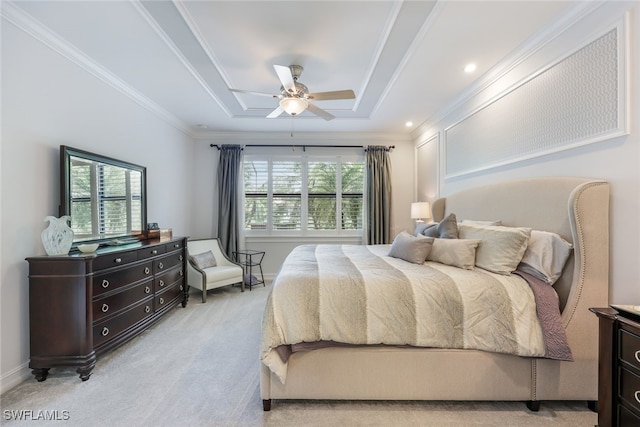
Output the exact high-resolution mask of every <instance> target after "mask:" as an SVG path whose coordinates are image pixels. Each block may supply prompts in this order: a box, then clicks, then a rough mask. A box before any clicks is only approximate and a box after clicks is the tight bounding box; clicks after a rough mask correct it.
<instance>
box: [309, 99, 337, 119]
mask: <svg viewBox="0 0 640 427" xmlns="http://www.w3.org/2000/svg"><path fill="white" fill-rule="evenodd" d="M307 110H309V111H311V112H312V113H313V114H315V115H316V116H319V117H322V118H323V119H325V120H327V121H329V120H333V119H335V118H336V117H335V116H334V115H332V114H330V113H329V112H327V111H325V110H323V109H322V108H319V107H316V106H315V105H313V104H312V103H309V105H308V106H307Z"/></svg>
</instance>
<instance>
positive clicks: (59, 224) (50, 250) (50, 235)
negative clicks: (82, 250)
mask: <svg viewBox="0 0 640 427" xmlns="http://www.w3.org/2000/svg"><path fill="white" fill-rule="evenodd" d="M44 220H45V222H47V221H48V222H49V226H48V227H47V228H45V229H44V230H43V231H42V233H41V234H40V237H41V238H42V244H43V245H44V250H45V252H47V255H66V254H68V253H69V249H71V245H72V244H73V230H71V227H69V221H71V217H70V216H69V215H64V216H61V217H60V218H56V217H55V216H48V217H46V218H45V219H44Z"/></svg>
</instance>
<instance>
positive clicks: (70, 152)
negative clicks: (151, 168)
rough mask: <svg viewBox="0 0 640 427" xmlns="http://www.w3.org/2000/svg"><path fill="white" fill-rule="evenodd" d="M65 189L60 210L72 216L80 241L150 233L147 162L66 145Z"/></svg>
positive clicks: (63, 159)
mask: <svg viewBox="0 0 640 427" xmlns="http://www.w3.org/2000/svg"><path fill="white" fill-rule="evenodd" d="M60 189H61V191H60V193H61V194H60V216H62V215H69V216H71V229H72V230H73V233H74V237H73V241H74V246H75V243H79V242H82V243H86V242H92V241H94V242H105V243H107V242H108V241H112V242H114V243H118V242H119V241H120V240H121V238H122V240H123V241H126V240H127V239H125V238H127V237H128V238H137V239H142V238H144V237H145V235H146V223H147V204H146V197H145V196H146V194H145V193H146V168H145V167H143V166H139V165H135V164H133V163H128V162H124V161H121V160H116V159H112V158H109V157H105V156H101V155H99V154H95V153H89V152H87V151H82V150H78V149H75V148H71V147H68V146H65V145H62V146H60ZM128 240H131V239H128Z"/></svg>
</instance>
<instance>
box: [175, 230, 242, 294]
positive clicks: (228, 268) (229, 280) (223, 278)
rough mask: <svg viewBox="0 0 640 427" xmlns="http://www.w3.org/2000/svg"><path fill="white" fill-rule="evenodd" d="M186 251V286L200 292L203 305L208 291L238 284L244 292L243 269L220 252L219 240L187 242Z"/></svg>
mask: <svg viewBox="0 0 640 427" xmlns="http://www.w3.org/2000/svg"><path fill="white" fill-rule="evenodd" d="M187 249H188V253H189V262H188V267H187V270H188V271H187V284H188V285H189V286H191V287H194V288H197V289H200V290H202V302H203V303H204V302H207V291H208V290H209V289H215V288H219V287H221V286H227V285H232V284H235V283H240V289H241V290H242V291H243V292H244V283H243V269H242V267H241V266H240V264H238V263H236V262H234V261H232V260H231V259H229V257H227V255H226V254H225V253H224V252H223V251H222V247H221V245H220V240H219V239H202V240H189V241H187ZM209 252H210V253H209Z"/></svg>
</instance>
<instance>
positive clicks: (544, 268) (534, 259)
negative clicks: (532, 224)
mask: <svg viewBox="0 0 640 427" xmlns="http://www.w3.org/2000/svg"><path fill="white" fill-rule="evenodd" d="M572 250H573V245H572V244H571V243H569V242H567V241H566V240H564V239H563V238H562V237H560V236H559V235H558V234H556V233H551V232H549V231H539V230H531V237H530V238H529V244H528V245H527V250H526V251H525V252H524V256H523V257H522V261H521V262H520V265H518V270H521V271H524V272H525V273H529V274H530V275H532V276H533V277H536V278H538V279H540V280H542V281H543V282H545V283H546V284H548V285H553V284H554V283H555V282H556V280H558V278H559V277H560V275H561V274H562V269H563V268H564V265H565V264H566V263H567V260H568V259H569V256H570V255H571V251H572Z"/></svg>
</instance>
